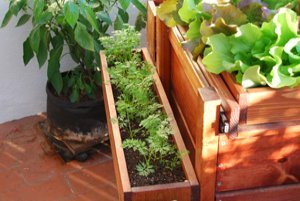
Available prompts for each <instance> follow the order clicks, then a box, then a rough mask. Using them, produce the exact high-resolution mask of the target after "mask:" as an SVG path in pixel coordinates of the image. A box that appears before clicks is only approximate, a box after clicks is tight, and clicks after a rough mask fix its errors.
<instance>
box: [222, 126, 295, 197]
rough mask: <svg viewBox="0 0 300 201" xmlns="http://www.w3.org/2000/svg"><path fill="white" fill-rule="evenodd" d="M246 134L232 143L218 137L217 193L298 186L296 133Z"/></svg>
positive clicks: (225, 138) (266, 130)
mask: <svg viewBox="0 0 300 201" xmlns="http://www.w3.org/2000/svg"><path fill="white" fill-rule="evenodd" d="M298 128H299V126H298ZM252 132H253V131H252ZM247 134H248V132H246V133H244V134H241V135H239V137H238V138H237V139H235V140H230V139H228V138H227V137H226V136H220V142H219V155H218V167H219V168H218V176H217V184H218V185H217V190H218V191H230V190H239V189H248V188H257V187H265V186H274V185H283V184H287V183H300V171H299V170H300V162H299V161H300V130H298V132H290V133H287V132H286V131H285V129H284V128H282V129H277V130H275V129H273V131H272V130H268V129H265V130H260V132H259V133H257V135H256V136H251V135H247ZM241 178H243V179H241Z"/></svg>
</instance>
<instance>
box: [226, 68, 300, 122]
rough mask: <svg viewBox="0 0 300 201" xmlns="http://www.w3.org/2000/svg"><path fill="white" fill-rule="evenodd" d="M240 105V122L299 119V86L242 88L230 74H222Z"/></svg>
mask: <svg viewBox="0 0 300 201" xmlns="http://www.w3.org/2000/svg"><path fill="white" fill-rule="evenodd" d="M222 76H223V79H224V80H225V81H226V84H227V86H228V87H229V89H230V90H231V92H232V94H233V95H234V97H235V98H236V100H237V101H238V103H239V105H240V107H241V110H242V111H241V116H240V118H241V120H240V123H247V124H249V125H252V124H264V123H272V122H287V121H299V120H300V106H299V102H300V95H299V94H300V87H297V88H282V89H271V88H269V87H258V88H251V89H247V90H245V89H243V87H242V86H241V85H239V84H237V83H236V82H235V79H234V77H233V76H232V75H230V74H228V73H223V74H222Z"/></svg>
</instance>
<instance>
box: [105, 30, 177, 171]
mask: <svg viewBox="0 0 300 201" xmlns="http://www.w3.org/2000/svg"><path fill="white" fill-rule="evenodd" d="M128 33H130V34H128ZM114 34H115V35H114V36H111V37H105V38H102V39H100V40H101V41H104V42H103V44H104V46H105V47H106V46H107V48H106V51H105V52H106V54H107V55H108V60H109V62H110V63H113V65H110V68H109V74H110V77H111V83H112V84H113V86H114V88H115V91H116V94H118V95H117V97H115V98H116V99H117V101H116V106H117V112H118V122H119V125H120V127H121V128H122V129H125V130H126V133H127V135H128V136H126V138H125V139H124V141H123V148H125V149H132V150H133V151H135V152H137V153H139V155H140V156H141V157H142V158H143V160H141V161H139V163H138V164H137V166H136V170H137V172H138V174H139V175H141V176H148V175H149V174H151V173H154V172H155V170H156V165H157V163H159V164H162V165H164V166H165V167H166V168H169V169H173V168H175V167H178V165H180V160H179V158H180V155H179V154H178V151H177V149H176V147H175V146H174V145H173V144H172V143H170V142H171V140H170V139H171V138H170V136H171V135H172V129H171V127H170V121H169V119H168V118H167V117H166V115H165V114H164V113H163V112H162V110H161V107H162V106H161V105H160V104H159V103H158V102H157V98H156V96H155V94H154V92H153V88H152V86H153V72H154V67H153V66H151V65H150V64H148V63H145V62H143V61H142V60H141V53H140V52H139V51H137V50H133V48H135V47H136V46H137V44H138V41H139V34H138V33H137V32H135V33H134V31H133V29H132V28H131V27H127V28H126V29H125V30H120V31H117V32H114ZM122 45H123V46H122ZM121 46H122V47H121ZM114 47H116V48H114Z"/></svg>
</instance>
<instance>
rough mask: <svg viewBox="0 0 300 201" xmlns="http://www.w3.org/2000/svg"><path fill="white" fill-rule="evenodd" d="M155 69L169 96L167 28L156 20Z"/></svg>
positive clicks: (169, 66) (169, 61)
mask: <svg viewBox="0 0 300 201" xmlns="http://www.w3.org/2000/svg"><path fill="white" fill-rule="evenodd" d="M155 30H156V68H157V73H158V75H159V77H160V79H161V82H162V84H163V87H164V89H165V91H166V93H167V96H169V95H170V76H171V72H170V71H171V45H170V41H169V40H168V37H169V28H168V27H167V26H166V25H165V24H164V22H163V21H161V20H160V19H159V17H157V18H156V29H155Z"/></svg>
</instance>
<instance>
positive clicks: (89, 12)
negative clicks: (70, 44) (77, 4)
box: [84, 7, 100, 33]
mask: <svg viewBox="0 0 300 201" xmlns="http://www.w3.org/2000/svg"><path fill="white" fill-rule="evenodd" d="M84 11H85V15H86V18H87V20H88V21H89V23H90V24H91V25H92V27H93V28H94V29H95V30H96V31H97V32H98V33H100V31H99V28H98V25H97V19H96V15H95V13H94V11H93V10H92V9H91V8H90V7H85V8H84Z"/></svg>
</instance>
